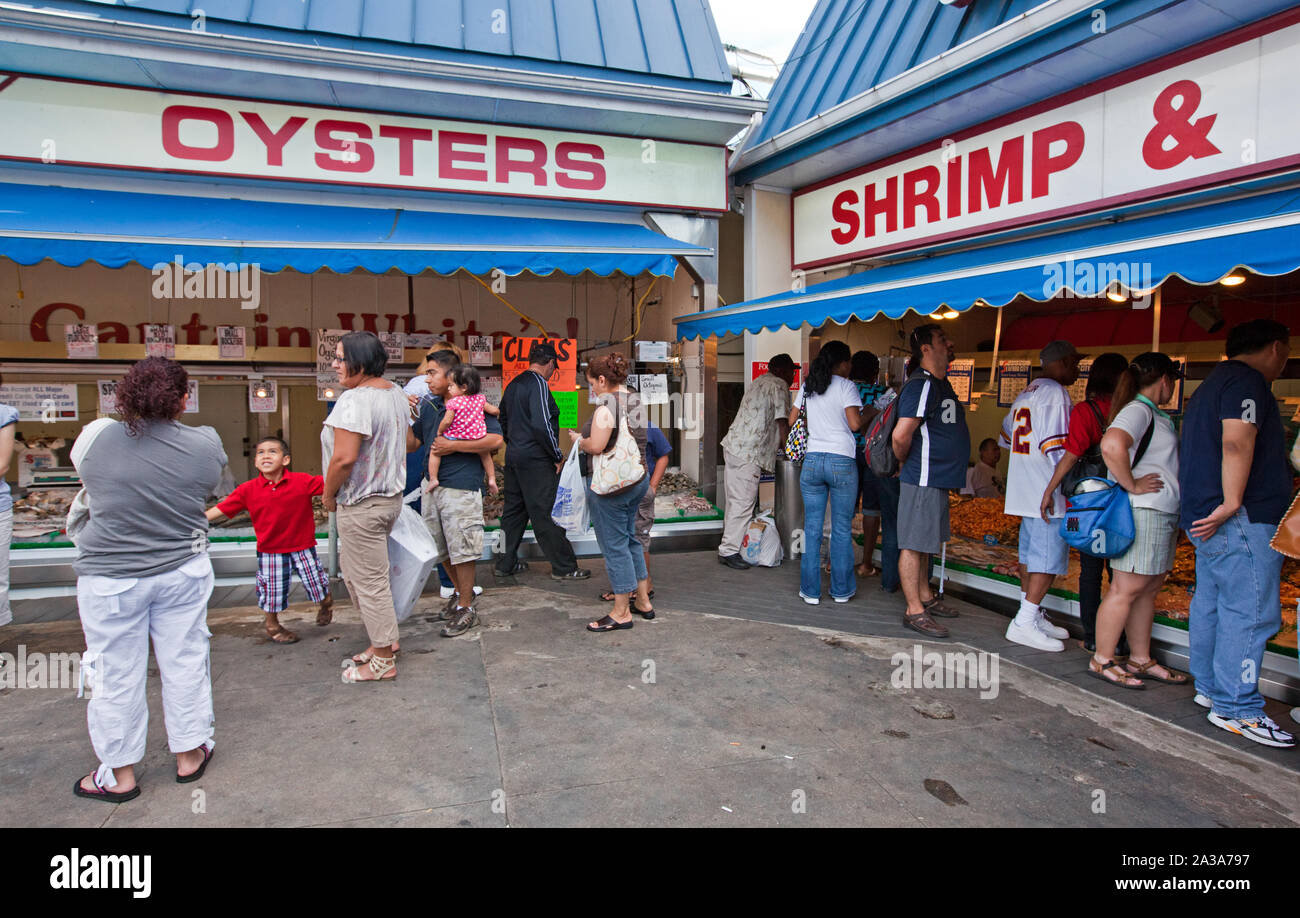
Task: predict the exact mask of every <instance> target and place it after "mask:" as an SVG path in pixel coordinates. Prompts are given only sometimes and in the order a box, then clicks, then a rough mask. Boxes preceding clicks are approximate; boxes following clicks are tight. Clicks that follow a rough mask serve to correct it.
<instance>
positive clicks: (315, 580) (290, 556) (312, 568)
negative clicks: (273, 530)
mask: <svg viewBox="0 0 1300 918" xmlns="http://www.w3.org/2000/svg"><path fill="white" fill-rule="evenodd" d="M295 569H296V570H297V571H298V579H299V580H301V581H302V585H303V586H304V587H306V589H307V595H308V596H310V597H311V601H312V602H322V601H323V600H324V599H325V597H326V596H328V595H329V592H330V581H329V576H328V575H327V574H326V573H325V569H324V568H322V567H321V566H320V559H319V558H317V557H316V549H314V548H304V549H303V550H302V551H295V552H286V553H284V554H270V553H266V552H260V551H259V552H258V553H257V606H258V608H259V609H261V610H262V611H263V612H283V611H284V610H285V608H286V607H287V606H288V605H289V584H290V582H291V580H292V577H293V571H294V570H295Z"/></svg>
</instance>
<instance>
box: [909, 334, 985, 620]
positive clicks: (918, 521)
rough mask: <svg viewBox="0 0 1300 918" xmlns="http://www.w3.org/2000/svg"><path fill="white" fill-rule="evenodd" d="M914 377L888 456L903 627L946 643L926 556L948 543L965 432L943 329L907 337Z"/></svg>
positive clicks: (943, 613) (961, 480) (962, 471)
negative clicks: (894, 492) (893, 478)
mask: <svg viewBox="0 0 1300 918" xmlns="http://www.w3.org/2000/svg"><path fill="white" fill-rule="evenodd" d="M911 345H912V361H911V370H912V375H911V376H909V377H908V378H907V382H906V383H904V384H903V390H902V391H901V392H900V393H899V394H898V423H897V426H895V427H894V437H893V446H894V455H895V456H897V457H898V461H899V465H900V469H899V478H900V479H901V482H902V483H901V485H900V487H899V497H898V548H899V556H898V574H899V579H900V580H901V581H902V584H903V595H904V596H906V597H907V611H906V612H904V613H903V624H904V625H905V626H906V627H908V628H911V629H912V630H913V631H918V632H920V633H921V634H924V635H926V636H927V637H937V638H946V637H947V636H948V629H947V628H945V627H943V626H942V625H940V624H939V623H938V622H936V621H935V620H934V619H933V618H932V617H931V616H935V615H937V616H939V617H940V618H955V617H956V615H957V612H956V610H955V609H953V608H951V607H949V606H947V605H945V604H944V602H943V600H941V599H940V598H939V597H937V596H935V595H934V591H933V590H932V589H930V557H929V556H930V555H932V554H934V553H936V552H938V551H939V550H940V549H941V548H942V547H943V543H944V542H947V541H948V539H949V536H950V532H949V525H948V491H949V490H950V489H953V488H962V487H964V486H965V485H966V463H967V461H968V460H969V459H970V431H969V430H968V429H967V427H966V410H965V408H964V407H963V406H962V403H961V402H960V401H959V400H958V399H957V393H956V392H955V391H953V388H952V383H950V382H949V381H948V364H949V363H951V362H952V346H951V345H950V344H949V342H948V336H947V335H946V334H944V331H943V328H942V326H939V325H935V324H933V323H931V324H928V325H921V326H919V327H918V328H916V329H915V330H914V331H913V332H912V337H911Z"/></svg>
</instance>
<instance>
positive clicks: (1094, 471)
mask: <svg viewBox="0 0 1300 918" xmlns="http://www.w3.org/2000/svg"><path fill="white" fill-rule="evenodd" d="M1084 404H1085V405H1087V406H1088V407H1089V408H1091V409H1092V412H1093V414H1095V415H1096V416H1097V426H1098V427H1100V428H1101V429H1102V431H1103V432H1105V430H1106V419H1105V418H1104V417H1102V415H1101V409H1100V408H1098V407H1097V403H1096V402H1094V401H1093V400H1092V399H1088V400H1087V401H1086V402H1084ZM1109 474H1110V473H1109V471H1108V470H1107V469H1106V461H1105V460H1104V459H1102V457H1101V441H1100V440H1098V441H1097V442H1096V443H1094V444H1092V445H1091V446H1089V447H1088V451H1087V452H1085V453H1084V454H1083V455H1082V456H1080V457H1079V459H1078V461H1077V462H1075V463H1074V465H1073V466H1072V467H1071V468H1070V471H1068V472H1066V473H1065V478H1063V479H1062V480H1061V493H1062V494H1064V495H1065V496H1066V497H1070V496H1071V495H1073V494H1074V489H1075V488H1077V487H1078V486H1079V483H1080V482H1081V481H1083V480H1084V479H1085V478H1105V477H1106V476H1107V475H1109Z"/></svg>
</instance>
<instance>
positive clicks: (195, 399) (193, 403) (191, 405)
mask: <svg viewBox="0 0 1300 918" xmlns="http://www.w3.org/2000/svg"><path fill="white" fill-rule="evenodd" d="M186 392H187V394H188V395H189V397H190V398H189V401H188V402H186V403H185V413H186V414H198V413H199V384H198V383H197V382H195V381H194V380H192V379H191V380H190V384H189V388H188V389H187V390H186Z"/></svg>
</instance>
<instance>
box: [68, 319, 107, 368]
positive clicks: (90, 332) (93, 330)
mask: <svg viewBox="0 0 1300 918" xmlns="http://www.w3.org/2000/svg"><path fill="white" fill-rule="evenodd" d="M63 340H64V342H65V343H66V344H67V347H68V356H69V357H72V358H75V359H81V360H85V359H91V360H94V359H95V358H97V357H98V356H99V327H98V326H95V325H65V326H63Z"/></svg>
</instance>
